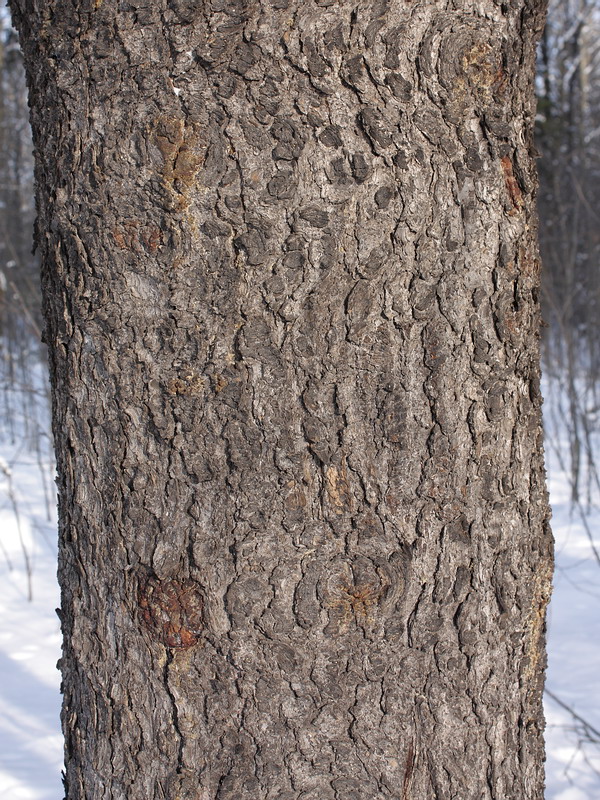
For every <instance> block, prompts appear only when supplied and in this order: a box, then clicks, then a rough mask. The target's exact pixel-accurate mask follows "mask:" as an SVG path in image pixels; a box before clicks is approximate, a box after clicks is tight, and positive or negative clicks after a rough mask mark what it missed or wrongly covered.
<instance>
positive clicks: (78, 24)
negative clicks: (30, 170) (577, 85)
mask: <svg viewBox="0 0 600 800" xmlns="http://www.w3.org/2000/svg"><path fill="white" fill-rule="evenodd" d="M11 5H12V9H13V14H14V18H15V21H16V24H17V25H18V28H19V30H20V35H21V40H22V46H23V48H24V52H25V58H26V62H27V67H28V74H29V83H30V93H31V94H30V96H31V105H32V122H33V129H34V134H35V142H36V149H37V180H38V208H39V220H38V234H37V236H38V243H39V247H40V248H41V251H42V255H43V260H44V269H43V285H44V293H45V316H46V326H47V333H46V336H47V339H48V342H49V345H50V350H51V372H52V381H53V396H54V431H55V436H56V446H57V456H58V467H59V479H58V485H59V497H60V500H59V505H60V518H61V525H60V567H59V572H60V581H61V585H62V592H63V608H62V619H63V628H64V636H65V639H64V654H63V658H62V671H63V677H64V683H63V688H64V709H63V727H64V732H65V736H66V789H67V797H68V798H69V800H76V799H77V800H84V798H85V800H100V798H102V799H103V800H109V799H110V800H121V799H122V798H127V799H128V800H150V799H152V800H159V798H167V800H213V799H214V800H225V799H226V798H231V799H232V800H233V798H235V800H243V799H244V798H247V799H248V800H267V799H269V800H271V798H272V800H330V799H331V800H373V799H374V798H394V800H409V798H410V800H431V799H432V798H436V799H437V800H451V799H453V798H455V799H456V800H459V799H460V800H484V798H485V799H486V800H487V799H488V798H490V799H491V798H494V800H506V798H509V797H510V798H511V800H517V799H519V800H520V799H521V798H523V799H525V798H527V799H528V800H529V799H531V800H534V799H535V800H541V798H542V795H543V763H542V762H543V740H542V732H543V717H542V709H541V696H542V682H543V669H544V664H545V655H544V616H545V608H546V604H547V601H548V597H549V593H550V581H551V559H552V556H551V536H550V532H549V528H548V524H547V520H548V504H547V497H546V493H545V489H544V474H543V462H542V440H541V427H540V393H539V388H538V386H539V380H538V378H539V365H538V328H539V313H538V302H537V295H538V278H539V274H538V273H539V263H538V256H537V249H536V241H535V238H536V237H535V227H536V225H535V212H534V190H535V185H536V181H535V171H534V163H533V154H532V145H531V136H532V124H533V110H534V101H533V94H532V79H533V70H534V55H535V43H536V41H537V37H538V35H539V33H540V28H541V24H542V16H543V7H544V3H543V0H511V2H507V3H502V4H501V3H499V2H497V1H496V0H482V1H481V2H478V3H474V2H467V0H463V2H457V3H455V4H454V6H453V7H451V6H449V5H448V3H447V2H446V1H445V0H429V2H427V3H405V2H400V0H365V2H358V0H356V2H346V1H345V0H270V2H268V1H267V0H248V2H245V1H244V0H231V1H230V2H223V0H212V1H211V2H208V1H207V2H197V0H131V1H130V2H123V1H122V0H79V2H75V0H45V1H44V2H43V3H39V2H37V0H12V2H11Z"/></svg>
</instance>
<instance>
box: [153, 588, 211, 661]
mask: <svg viewBox="0 0 600 800" xmlns="http://www.w3.org/2000/svg"><path fill="white" fill-rule="evenodd" d="M138 604H139V607H140V611H141V617H142V619H143V620H144V623H145V624H146V627H147V628H148V630H149V631H150V633H151V634H152V637H153V638H154V639H155V640H156V641H158V642H160V643H161V644H163V645H164V646H165V647H176V648H187V647H193V646H194V645H195V644H197V643H198V641H199V640H200V637H201V635H202V632H203V630H204V621H203V611H204V601H203V598H202V593H201V591H200V588H199V586H198V584H197V583H195V582H194V581H191V580H183V581H180V580H175V579H167V580H162V581H161V580H160V579H159V578H157V577H155V576H153V577H149V578H146V579H145V580H144V581H143V582H141V583H140V587H139V590H138Z"/></svg>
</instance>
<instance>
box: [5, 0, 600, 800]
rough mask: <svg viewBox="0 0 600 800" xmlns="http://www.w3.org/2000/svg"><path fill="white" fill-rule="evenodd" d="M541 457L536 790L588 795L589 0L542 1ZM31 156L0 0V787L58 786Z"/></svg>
mask: <svg viewBox="0 0 600 800" xmlns="http://www.w3.org/2000/svg"><path fill="white" fill-rule="evenodd" d="M537 92H538V114H537V148H538V150H539V154H540V160H539V177H540V189H539V197H538V206H539V214H540V247H541V253H542V261H543V280H542V284H543V285H542V305H543V310H544V320H545V328H544V331H543V371H544V379H543V387H544V395H545V406H544V423H545V436H546V459H547V467H548V477H549V488H550V497H551V502H552V507H553V515H554V520H553V529H554V534H555V537H556V545H557V568H556V576H555V582H554V597H553V601H552V604H551V607H550V614H549V670H548V682H547V692H546V714H547V722H548V727H547V734H546V741H547V752H548V763H547V790H546V798H547V800H589V798H592V797H600V670H599V665H600V465H599V464H598V459H599V458H600V268H599V267H600V0H551V2H550V7H549V16H548V24H547V27H546V30H545V33H544V36H543V39H542V42H541V44H540V50H539V59H538V81H537ZM34 217H35V208H34V202H33V157H32V146H31V138H30V131H29V123H28V109H27V92H26V85H25V77H24V72H23V65H22V59H21V54H20V51H19V46H18V41H17V39H16V35H15V33H14V31H13V30H12V29H11V27H10V21H9V18H8V14H7V12H5V11H1V10H0V620H1V622H0V675H1V677H2V680H1V682H0V798H3V797H6V798H11V799H12V798H14V800H60V798H61V797H62V789H61V785H60V770H61V765H62V737H61V734H60V724H59V710H60V694H59V675H58V672H57V671H56V669H55V664H56V661H57V659H58V658H59V656H60V632H59V623H58V618H57V616H56V614H55V611H54V609H55V607H56V606H57V605H58V603H59V600H58V589H57V586H56V580H55V572H56V519H55V498H54V493H55V492H54V463H53V455H52V441H51V430H50V404H49V393H48V386H47V375H46V373H47V369H46V353H45V348H44V345H43V344H42V341H41V339H42V327H43V325H42V319H41V311H40V291H39V276H38V272H39V263H38V259H37V257H36V255H35V253H32V231H33V223H34Z"/></svg>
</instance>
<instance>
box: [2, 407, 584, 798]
mask: <svg viewBox="0 0 600 800" xmlns="http://www.w3.org/2000/svg"><path fill="white" fill-rule="evenodd" d="M15 400H16V398H14V397H13V398H12V401H11V403H10V407H11V409H13V412H12V413H15V412H14V409H18V408H19V407H20V405H19V402H18V401H17V402H15ZM546 418H547V429H548V430H547V438H548V441H547V445H546V450H547V464H548V473H549V488H550V496H551V501H552V506H553V514H554V516H553V530H554V534H555V538H556V557H557V568H556V575H555V581H554V595H553V599H552V603H551V605H550V609H549V615H548V626H549V666H548V677H547V687H548V689H549V690H550V692H552V693H553V694H554V695H555V696H556V697H558V698H559V700H560V701H562V702H563V703H564V704H566V705H567V706H568V707H569V708H570V709H572V711H573V712H575V713H576V714H578V715H579V717H581V718H582V719H583V720H585V721H586V722H587V723H588V724H589V725H591V726H592V727H593V728H595V731H589V730H587V731H586V728H585V726H584V724H583V723H582V722H581V721H580V720H578V719H577V718H575V717H574V716H573V715H572V714H571V713H570V711H569V710H567V709H565V708H564V707H563V706H561V705H559V703H558V702H556V701H555V700H553V699H552V698H551V697H550V696H547V698H546V716H547V733H546V742H547V757H548V760H547V781H546V782H547V789H546V800H592V799H593V798H595V797H600V733H599V732H600V669H599V661H600V614H598V606H599V603H600V564H599V563H598V561H597V560H596V557H595V555H594V553H593V550H592V547H591V544H590V540H589V538H588V533H587V532H586V529H585V528H584V526H583V525H582V521H581V512H582V511H584V512H585V514H586V519H587V523H588V530H589V532H590V534H591V535H592V537H593V538H594V540H595V545H596V547H597V549H598V551H599V552H600V511H599V510H598V508H592V509H591V510H590V509H582V508H579V509H577V508H576V509H575V510H573V509H572V507H571V502H570V486H569V481H568V478H567V476H566V474H565V473H564V471H563V467H562V461H563V460H561V459H560V458H559V455H560V453H561V452H565V451H566V448H567V442H566V441H565V440H564V432H563V431H562V430H561V429H560V426H558V427H557V425H556V423H555V420H553V419H551V415H549V414H548V413H547V414H546ZM3 425H4V422H3V421H2V420H1V419H0V619H1V621H2V622H1V625H0V674H1V675H2V681H1V682H0V799H3V798H6V799H7V800H61V799H62V797H63V792H62V786H61V769H62V738H61V734H60V724H59V713H60V693H59V685H60V678H59V673H58V671H57V670H56V662H57V660H58V658H59V657H60V630H59V622H58V618H57V616H56V613H55V608H57V606H58V605H59V592H58V588H57V585H56V579H55V573H56V519H55V512H54V509H53V508H52V504H51V503H50V504H49V503H48V496H50V495H51V494H52V460H51V456H50V454H49V452H48V447H47V441H48V440H47V437H46V439H45V440H44V439H42V440H43V441H45V442H46V448H45V451H44V450H43V451H42V452H38V450H39V436H38V437H37V438H36V433H35V431H33V432H32V431H29V432H27V431H26V422H25V420H21V421H19V420H17V422H16V424H15V422H14V420H13V424H12V427H11V431H10V435H9V432H7V431H6V430H5V428H6V427H7V426H6V425H4V429H3ZM15 431H16V432H17V433H18V435H17V433H15ZM561 437H562V438H561ZM36 442H37V444H35V443H36ZM34 444H35V446H34ZM29 593H31V598H32V599H31V600H29V599H28V595H29ZM594 738H595V739H596V741H591V740H590V739H594Z"/></svg>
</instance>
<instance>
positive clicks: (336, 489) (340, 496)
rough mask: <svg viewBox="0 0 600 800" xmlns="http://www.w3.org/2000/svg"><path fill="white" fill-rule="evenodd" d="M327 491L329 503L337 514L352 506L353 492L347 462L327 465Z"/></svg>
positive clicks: (348, 509)
mask: <svg viewBox="0 0 600 800" xmlns="http://www.w3.org/2000/svg"><path fill="white" fill-rule="evenodd" d="M325 491H326V494H327V499H328V501H329V503H330V504H331V505H332V506H333V509H334V510H335V513H336V514H343V513H344V512H346V511H350V510H351V508H352V493H351V491H350V484H349V482H348V470H347V469H346V464H345V463H342V464H341V466H339V467H335V466H330V467H327V471H326V473H325Z"/></svg>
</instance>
